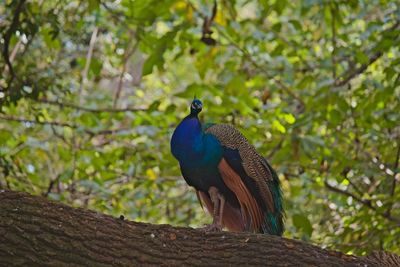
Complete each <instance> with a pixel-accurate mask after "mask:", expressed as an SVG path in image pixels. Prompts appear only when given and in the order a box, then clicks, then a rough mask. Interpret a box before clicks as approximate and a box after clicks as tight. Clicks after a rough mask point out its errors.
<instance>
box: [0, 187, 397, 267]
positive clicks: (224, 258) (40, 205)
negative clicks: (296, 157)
mask: <svg viewBox="0 0 400 267" xmlns="http://www.w3.org/2000/svg"><path fill="white" fill-rule="evenodd" d="M381 254H382V255H383V256H380V254H374V257H355V256H348V255H344V254H342V253H340V252H335V251H327V250H324V249H321V248H319V247H316V246H313V245H310V244H307V243H304V242H301V241H297V240H290V239H286V238H280V237H276V236H269V235H261V234H249V233H229V232H221V233H204V232H203V231H201V230H195V229H191V228H182V227H172V226H169V225H151V224H145V223H137V222H130V221H124V220H122V219H119V218H113V217H111V216H108V215H104V214H100V213H96V212H93V211H89V210H84V209H76V208H71V207H68V206H66V205H63V204H60V203H55V202H51V201H49V200H47V199H46V198H43V197H36V196H31V195H29V194H26V193H20V192H13V191H4V190H3V191H0V266H12V265H21V266H67V265H68V266H71V265H73V266H81V265H82V266H112V265H115V266H177V265H187V266H299V265H300V266H379V265H382V262H380V261H382V259H383V258H385V259H389V263H390V261H393V262H392V263H393V264H396V260H399V258H398V256H397V255H393V254H386V253H381ZM397 263H400V260H399V261H398V262H397ZM386 264H387V263H385V265H382V266H388V265H386Z"/></svg>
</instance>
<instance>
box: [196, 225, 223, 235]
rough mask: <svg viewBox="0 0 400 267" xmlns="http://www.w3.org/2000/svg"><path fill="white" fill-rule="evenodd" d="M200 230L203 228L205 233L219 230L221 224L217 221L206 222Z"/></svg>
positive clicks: (220, 229)
mask: <svg viewBox="0 0 400 267" xmlns="http://www.w3.org/2000/svg"><path fill="white" fill-rule="evenodd" d="M201 230H203V231H204V232H206V233H212V232H221V231H222V225H220V224H217V223H212V224H207V225H205V226H204V227H203V228H201Z"/></svg>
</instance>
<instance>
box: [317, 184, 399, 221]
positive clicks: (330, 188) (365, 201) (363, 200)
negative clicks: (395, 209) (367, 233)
mask: <svg viewBox="0 0 400 267" xmlns="http://www.w3.org/2000/svg"><path fill="white" fill-rule="evenodd" d="M324 184H325V187H326V188H328V189H329V190H331V191H333V192H336V193H339V194H342V195H345V196H348V197H352V198H353V199H354V200H356V201H357V202H359V203H361V204H363V205H364V206H365V207H367V208H369V209H370V210H373V211H375V212H376V214H378V215H380V216H382V217H383V218H386V219H388V220H389V221H392V222H395V223H398V225H399V226H400V218H397V217H393V216H392V215H390V214H387V213H380V212H378V210H377V208H376V207H375V206H373V205H372V202H371V201H370V200H366V199H363V198H361V197H358V196H356V195H355V194H353V193H351V192H349V191H347V190H342V189H340V188H337V187H335V186H333V185H330V184H329V183H328V181H325V182H324Z"/></svg>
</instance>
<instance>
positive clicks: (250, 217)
mask: <svg viewBox="0 0 400 267" xmlns="http://www.w3.org/2000/svg"><path fill="white" fill-rule="evenodd" d="M218 169H219V171H220V173H221V176H222V179H223V180H224V182H225V184H226V186H227V187H228V188H229V189H230V190H232V192H233V193H234V194H235V195H236V197H237V199H238V200H239V204H240V207H241V210H242V215H243V216H244V220H245V221H246V225H247V226H250V230H251V231H258V230H259V229H260V227H261V225H262V223H263V212H262V210H261V208H260V206H259V205H258V203H257V201H256V199H255V198H254V197H253V195H252V194H251V193H250V191H249V190H248V188H247V187H246V186H245V184H244V183H243V181H242V179H241V178H240V176H239V175H238V174H237V173H236V172H235V171H234V170H233V169H232V168H231V167H230V166H229V164H228V163H227V162H226V160H225V159H224V158H223V159H222V160H221V162H220V163H219V165H218Z"/></svg>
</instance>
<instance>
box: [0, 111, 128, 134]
mask: <svg viewBox="0 0 400 267" xmlns="http://www.w3.org/2000/svg"><path fill="white" fill-rule="evenodd" d="M0 120H6V121H15V122H23V123H31V124H39V125H50V126H57V127H68V128H71V129H82V131H83V132H85V133H87V134H89V135H90V136H98V135H110V134H115V133H119V132H123V131H129V130H130V129H129V128H118V129H109V130H100V131H92V130H90V129H86V128H83V127H82V126H80V125H78V124H72V123H66V122H59V121H39V120H31V119H26V118H20V117H14V116H7V115H0Z"/></svg>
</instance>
